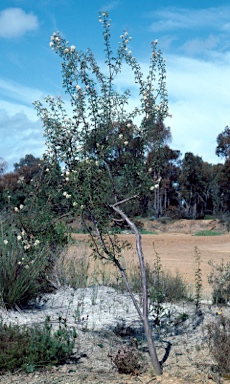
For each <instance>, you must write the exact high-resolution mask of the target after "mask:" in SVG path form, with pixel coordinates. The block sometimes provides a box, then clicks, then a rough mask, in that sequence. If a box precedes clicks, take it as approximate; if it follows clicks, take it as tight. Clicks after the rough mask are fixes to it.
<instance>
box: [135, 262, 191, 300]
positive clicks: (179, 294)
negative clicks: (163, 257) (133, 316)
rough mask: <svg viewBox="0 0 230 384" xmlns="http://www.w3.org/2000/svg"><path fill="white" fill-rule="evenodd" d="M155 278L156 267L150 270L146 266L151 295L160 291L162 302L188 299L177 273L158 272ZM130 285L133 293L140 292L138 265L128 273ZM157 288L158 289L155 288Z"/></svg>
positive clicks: (182, 281) (185, 289)
mask: <svg viewBox="0 0 230 384" xmlns="http://www.w3.org/2000/svg"><path fill="white" fill-rule="evenodd" d="M159 272H160V275H159V276H157V269H156V266H155V267H153V268H151V266H150V265H149V264H146V274H147V282H148V288H149V293H150V294H151V295H153V292H154V291H155V290H156V289H159V290H160V291H161V295H162V296H163V298H164V301H178V300H184V299H186V298H188V289H187V286H186V283H185V282H184V280H183V278H182V276H181V275H180V274H179V272H176V274H175V275H173V274H172V273H171V272H169V271H163V270H161V271H159ZM130 285H131V287H132V289H133V291H134V292H136V293H139V292H141V276H140V271H139V267H138V265H135V266H134V267H133V269H132V270H131V271H130ZM157 287H158V288H157Z"/></svg>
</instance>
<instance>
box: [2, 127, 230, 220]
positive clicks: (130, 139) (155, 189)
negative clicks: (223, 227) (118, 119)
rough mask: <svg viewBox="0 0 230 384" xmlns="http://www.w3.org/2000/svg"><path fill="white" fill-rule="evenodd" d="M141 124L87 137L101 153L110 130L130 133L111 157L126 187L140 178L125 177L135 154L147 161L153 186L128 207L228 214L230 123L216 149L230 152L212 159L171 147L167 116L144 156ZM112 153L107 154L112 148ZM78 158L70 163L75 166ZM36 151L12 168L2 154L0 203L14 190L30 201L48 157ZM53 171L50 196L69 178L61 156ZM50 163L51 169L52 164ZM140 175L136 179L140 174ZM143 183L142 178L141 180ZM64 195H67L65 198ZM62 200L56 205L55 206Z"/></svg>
mask: <svg viewBox="0 0 230 384" xmlns="http://www.w3.org/2000/svg"><path fill="white" fill-rule="evenodd" d="M134 131H135V126H134V125H132V124H131V123H130V125H129V124H128V128H127V125H126V126H125V127H122V126H120V127H119V128H118V127H117V125H116V124H114V125H113V127H112V129H111V132H110V133H109V132H107V133H106V134H105V135H104V136H103V132H102V134H101V138H100V140H99V138H98V137H96V132H94V131H92V132H90V134H89V137H88V139H87V151H88V152H90V153H91V154H94V155H95V157H96V153H97V150H98V146H99V145H101V146H102V145H103V143H104V144H105V142H106V140H107V141H108V140H109V135H110V136H112V135H114V134H118V135H120V137H121V138H122V137H123V135H125V138H126V141H127V145H125V146H124V145H121V147H120V148H119V146H118V147H116V148H115V147H114V148H112V150H111V154H110V160H109V161H110V163H111V164H112V163H113V165H114V167H115V169H116V172H117V175H118V178H119V180H120V181H119V183H120V186H121V197H122V189H124V191H125V190H127V188H130V189H132V185H133V186H134V185H135V188H136V181H137V178H138V170H137V169H135V170H134V169H133V170H132V169H131V170H130V177H129V179H128V180H127V179H123V178H122V170H123V167H125V164H126V163H127V161H129V162H130V158H135V164H137V162H138V163H140V164H141V163H142V166H144V167H145V170H146V174H148V176H150V178H151V179H152V188H151V187H150V189H149V190H148V191H145V192H142V193H141V194H140V196H139V199H138V200H137V201H136V202H133V201H132V202H129V204H128V207H127V208H128V211H129V214H131V215H132V216H133V217H135V216H143V217H145V216H150V217H155V218H159V217H163V216H169V217H173V218H186V219H203V218H204V217H205V216H207V215H211V216H221V215H227V214H228V212H229V210H230V128H229V127H226V128H225V129H224V131H223V132H221V133H220V134H219V135H218V137H217V147H216V154H217V155H218V156H219V157H222V158H224V163H219V164H211V163H208V162H205V161H203V160H202V157H200V156H197V155H194V154H193V153H192V152H187V153H185V155H184V157H183V158H182V156H181V153H180V151H179V150H174V149H172V148H170V146H169V142H170V139H171V132H170V128H169V127H166V126H165V125H164V123H163V122H162V121H158V122H157V123H155V124H154V126H153V129H152V136H151V137H150V138H149V148H148V153H147V155H146V156H143V151H142V148H141V143H140V141H139V140H138V138H137V137H136V136H135V135H134ZM106 156H107V154H106ZM71 161H72V162H73V159H72V160H70V164H69V166H70V167H71V166H73V163H71ZM41 163H42V161H41V160H40V159H39V158H37V157H34V156H33V155H32V154H28V155H26V156H25V157H24V158H21V159H20V161H19V162H18V163H15V164H14V170H13V171H12V172H9V173H6V169H7V163H6V162H5V161H4V159H3V158H1V159H0V208H1V209H3V208H4V207H5V206H6V203H7V201H8V200H9V196H10V199H11V203H12V202H14V205H15V206H17V205H18V204H24V200H25V189H26V188H28V190H29V189H30V187H29V186H30V185H31V182H33V180H35V179H36V178H39V177H41V174H42V172H44V163H43V164H41ZM47 166H49V167H50V170H49V172H51V171H52V172H51V173H52V174H53V176H52V178H51V179H50V180H49V183H48V184H45V185H43V186H42V188H43V189H44V191H43V193H44V198H45V196H48V194H49V193H50V190H51V189H52V188H56V187H57V185H59V184H60V183H63V178H62V177H61V167H60V165H59V163H58V162H56V163H55V164H52V165H51V164H48V165H47ZM47 166H46V169H47ZM134 179H135V180H134ZM139 182H140V183H141V179H140V180H139ZM61 200H62V201H61ZM55 206H56V208H55ZM67 209H68V205H67V204H66V199H65V198H64V197H62V198H60V197H59V206H57V205H55V204H54V210H56V211H57V213H58V214H59V215H60V214H64V213H66V210H67Z"/></svg>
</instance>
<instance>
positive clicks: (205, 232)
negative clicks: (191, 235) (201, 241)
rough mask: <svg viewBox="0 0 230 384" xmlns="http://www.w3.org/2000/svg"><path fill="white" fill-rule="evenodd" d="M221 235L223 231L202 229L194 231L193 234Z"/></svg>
mask: <svg viewBox="0 0 230 384" xmlns="http://www.w3.org/2000/svg"><path fill="white" fill-rule="evenodd" d="M220 235H223V232H218V231H211V230H203V231H199V232H196V233H195V236H220Z"/></svg>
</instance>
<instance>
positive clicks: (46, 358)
mask: <svg viewBox="0 0 230 384" xmlns="http://www.w3.org/2000/svg"><path fill="white" fill-rule="evenodd" d="M76 336H77V335H76V331H75V329H74V328H73V329H68V327H67V325H66V319H62V318H59V326H58V329H57V330H53V326H52V324H51V322H50V319H49V317H47V318H46V320H45V323H44V324H43V325H36V326H34V327H33V328H27V327H25V326H24V327H21V328H20V327H19V325H7V324H4V323H3V321H2V320H1V321H0V351H1V352H0V372H5V371H8V370H9V371H14V370H16V369H18V368H21V369H23V370H25V371H26V372H33V371H34V370H35V369H36V368H39V367H42V366H44V365H50V364H51V365H54V364H60V363H63V362H65V361H66V359H68V358H69V357H70V356H71V354H72V352H73V347H74V344H75V338H76Z"/></svg>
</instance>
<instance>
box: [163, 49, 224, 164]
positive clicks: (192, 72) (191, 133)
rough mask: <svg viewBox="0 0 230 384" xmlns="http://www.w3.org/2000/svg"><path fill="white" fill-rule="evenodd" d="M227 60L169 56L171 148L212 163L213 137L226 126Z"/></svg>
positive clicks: (168, 81) (213, 159)
mask: <svg viewBox="0 0 230 384" xmlns="http://www.w3.org/2000/svg"><path fill="white" fill-rule="evenodd" d="M229 57H230V54H228V55H225V56H224V55H223V56H222V57H221V58H222V60H213V61H212V62H211V61H210V62H208V61H203V60H198V59H191V58H186V57H179V56H173V55H170V56H169V57H168V58H167V63H168V66H167V84H168V86H167V88H168V92H169V101H170V103H169V104H170V112H171V113H172V114H173V118H172V119H171V120H168V121H167V123H168V124H169V125H170V126H171V129H172V135H173V144H174V147H176V148H178V149H180V150H182V152H188V151H191V152H193V153H194V154H195V155H199V156H202V157H203V160H205V161H209V162H212V163H217V162H220V159H218V158H217V157H216V156H215V148H216V137H217V135H218V134H219V133H220V132H221V131H223V129H224V128H225V126H226V125H229V123H230V120H229V89H230V77H229V64H228V62H229Z"/></svg>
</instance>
